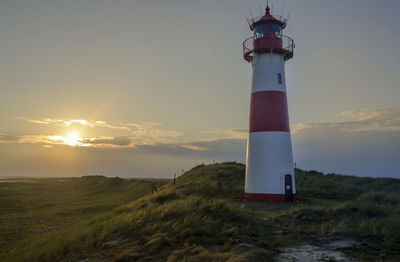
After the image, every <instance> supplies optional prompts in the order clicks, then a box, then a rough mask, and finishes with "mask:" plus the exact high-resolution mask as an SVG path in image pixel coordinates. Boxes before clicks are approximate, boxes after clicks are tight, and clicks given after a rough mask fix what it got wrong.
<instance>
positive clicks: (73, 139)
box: [64, 131, 81, 146]
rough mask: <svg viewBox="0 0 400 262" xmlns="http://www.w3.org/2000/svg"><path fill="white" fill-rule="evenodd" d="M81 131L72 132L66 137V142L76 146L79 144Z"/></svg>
mask: <svg viewBox="0 0 400 262" xmlns="http://www.w3.org/2000/svg"><path fill="white" fill-rule="evenodd" d="M80 139H81V138H80V136H79V133H78V132H76V131H73V132H70V133H69V134H68V135H67V136H66V137H65V138H64V143H65V144H66V145H69V146H76V145H78V144H79V140H80Z"/></svg>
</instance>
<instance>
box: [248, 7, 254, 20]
mask: <svg viewBox="0 0 400 262" xmlns="http://www.w3.org/2000/svg"><path fill="white" fill-rule="evenodd" d="M249 12H250V16H251V21H252V22H253V24H254V19H253V14H252V13H251V9H250V8H249Z"/></svg>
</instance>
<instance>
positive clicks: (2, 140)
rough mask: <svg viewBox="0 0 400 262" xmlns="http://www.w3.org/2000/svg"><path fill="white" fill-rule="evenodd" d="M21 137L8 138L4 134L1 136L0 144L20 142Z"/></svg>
mask: <svg viewBox="0 0 400 262" xmlns="http://www.w3.org/2000/svg"><path fill="white" fill-rule="evenodd" d="M18 139H19V137H17V136H8V135H4V134H0V143H1V142H16V141H18Z"/></svg>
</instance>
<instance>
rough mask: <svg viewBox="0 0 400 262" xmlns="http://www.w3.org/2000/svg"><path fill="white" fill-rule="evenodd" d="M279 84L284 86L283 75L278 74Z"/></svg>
mask: <svg viewBox="0 0 400 262" xmlns="http://www.w3.org/2000/svg"><path fill="white" fill-rule="evenodd" d="M278 83H279V84H280V85H281V84H282V74H281V73H278Z"/></svg>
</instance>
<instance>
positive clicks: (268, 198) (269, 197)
mask: <svg viewBox="0 0 400 262" xmlns="http://www.w3.org/2000/svg"><path fill="white" fill-rule="evenodd" d="M244 199H246V200H248V201H262V202H285V194H255V193H245V194H244ZM293 201H296V194H293Z"/></svg>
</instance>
